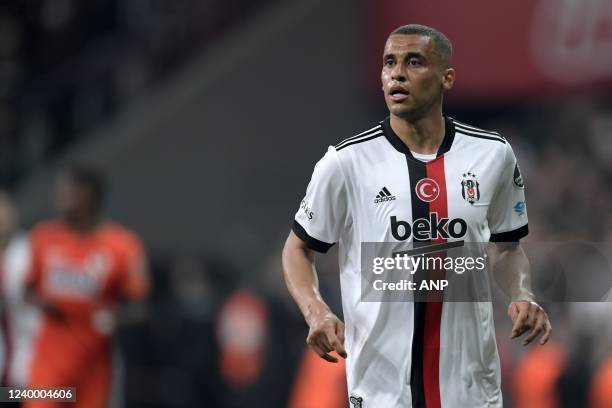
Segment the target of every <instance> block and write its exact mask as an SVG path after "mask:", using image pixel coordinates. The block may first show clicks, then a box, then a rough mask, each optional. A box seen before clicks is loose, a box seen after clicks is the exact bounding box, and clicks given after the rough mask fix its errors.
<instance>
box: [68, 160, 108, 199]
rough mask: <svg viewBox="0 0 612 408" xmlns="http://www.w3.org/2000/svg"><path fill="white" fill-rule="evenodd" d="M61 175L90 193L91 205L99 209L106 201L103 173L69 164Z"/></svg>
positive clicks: (88, 167)
mask: <svg viewBox="0 0 612 408" xmlns="http://www.w3.org/2000/svg"><path fill="white" fill-rule="evenodd" d="M62 170H63V171H62V172H63V173H64V174H66V175H67V176H68V177H70V178H71V179H73V180H74V181H75V182H76V183H77V184H79V185H81V186H83V187H85V188H86V189H88V190H89V191H90V193H91V196H92V197H91V198H92V199H93V201H94V202H93V204H94V205H95V206H96V207H97V208H100V207H101V206H102V204H104V200H105V199H106V188H107V186H106V177H105V175H104V173H103V172H102V171H101V170H100V169H97V168H95V167H93V166H89V165H86V164H83V163H70V164H68V165H66V166H65V167H64V168H63V169H62Z"/></svg>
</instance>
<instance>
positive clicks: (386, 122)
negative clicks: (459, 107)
mask: <svg viewBox="0 0 612 408" xmlns="http://www.w3.org/2000/svg"><path fill="white" fill-rule="evenodd" d="M380 124H381V125H382V127H383V132H384V133H385V137H386V138H387V140H388V141H389V143H391V145H392V146H393V147H394V148H395V150H397V151H398V152H400V153H404V154H405V155H407V156H408V157H410V158H412V159H414V156H413V155H412V152H411V151H410V149H408V146H406V145H405V144H404V142H402V139H400V138H399V136H398V135H396V134H395V132H394V131H393V129H392V128H391V121H390V118H389V116H387V117H386V118H385V119H383V120H382V122H380ZM444 124H445V132H444V139H443V140H442V144H441V145H440V147H439V148H438V153H437V154H436V157H440V156H442V155H443V154H444V153H446V152H448V151H449V150H450V148H451V146H452V145H453V140H455V125H454V124H453V118H451V117H450V116H446V115H444Z"/></svg>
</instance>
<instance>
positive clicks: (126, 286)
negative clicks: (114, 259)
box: [121, 235, 150, 299]
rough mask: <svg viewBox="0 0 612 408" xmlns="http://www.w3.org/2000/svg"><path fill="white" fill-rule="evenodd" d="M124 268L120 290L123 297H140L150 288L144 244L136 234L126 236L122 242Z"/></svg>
mask: <svg viewBox="0 0 612 408" xmlns="http://www.w3.org/2000/svg"><path fill="white" fill-rule="evenodd" d="M123 250H124V256H125V259H124V261H125V264H124V266H125V269H124V271H123V274H122V280H121V292H122V294H123V296H124V298H127V299H141V298H144V297H145V296H146V295H147V294H148V293H149V290H150V282H149V270H148V262H147V257H146V254H145V250H144V246H143V244H142V242H141V241H140V239H139V238H138V237H136V236H131V235H130V236H128V237H127V239H125V241H124V243H123Z"/></svg>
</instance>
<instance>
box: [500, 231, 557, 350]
mask: <svg viewBox="0 0 612 408" xmlns="http://www.w3.org/2000/svg"><path fill="white" fill-rule="evenodd" d="M493 247H494V250H495V251H496V255H495V258H496V259H497V261H496V262H495V264H494V267H493V271H494V273H495V277H496V279H497V281H498V282H499V283H500V284H501V286H502V288H504V289H506V290H507V292H508V294H509V295H510V299H511V301H510V305H509V306H508V316H509V317H510V320H512V332H511V338H513V339H514V338H517V337H520V336H522V335H523V334H525V333H527V335H526V336H525V338H524V339H523V345H524V346H526V345H528V344H529V343H531V342H532V341H533V340H534V339H536V338H537V337H538V336H539V335H540V334H541V335H542V336H541V338H540V344H541V345H544V344H546V342H548V340H549V339H550V336H551V333H552V325H551V324H550V320H549V318H548V314H547V313H546V311H545V310H544V308H542V307H541V306H540V305H538V304H537V303H536V302H535V296H534V295H533V292H532V289H531V274H530V266H529V260H528V259H527V256H526V255H525V251H524V250H523V248H522V247H521V245H520V243H519V242H505V243H496V244H494V245H493Z"/></svg>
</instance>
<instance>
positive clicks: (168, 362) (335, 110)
mask: <svg viewBox="0 0 612 408" xmlns="http://www.w3.org/2000/svg"><path fill="white" fill-rule="evenodd" d="M412 22H418V23H423V24H428V25H432V26H434V27H436V28H438V29H439V30H441V31H442V32H444V33H445V34H447V35H448V37H449V38H450V39H451V41H453V44H454V47H455V57H454V66H455V67H456V69H457V78H458V79H457V86H456V88H455V89H454V90H453V91H452V92H450V94H449V95H448V98H447V103H446V113H447V114H449V115H451V116H453V117H456V118H458V119H460V120H462V121H464V122H468V123H471V124H473V125H477V126H480V127H483V128H485V129H494V130H498V131H500V132H501V133H502V134H503V135H504V136H505V137H506V138H507V139H509V140H510V142H511V143H512V145H513V148H514V150H515V152H516V155H517V157H518V159H519V162H520V164H521V169H522V170H523V175H524V178H525V180H526V194H527V202H528V210H529V218H530V231H531V233H530V235H529V237H528V240H527V241H528V242H529V241H533V242H538V241H588V242H603V243H607V244H610V243H612V216H611V214H612V185H611V184H612V181H611V180H612V178H611V176H612V96H611V91H612V3H611V2H607V1H598V0H583V1H581V2H577V1H570V0H537V1H532V0H517V1H514V2H511V3H508V4H505V5H504V7H499V4H497V3H496V2H488V1H486V0H474V1H471V2H468V3H466V2H452V1H448V0H428V1H426V0H414V1H411V2H401V1H393V0H376V1H375V0H370V1H368V0H359V1H355V0H334V1H321V0H301V1H297V0H295V1H293V0H289V1H276V0H200V1H196V0H179V1H163V0H88V1H77V0H22V1H4V2H2V3H0V182H2V184H3V185H4V186H6V187H7V188H9V189H10V191H11V192H12V193H13V194H14V196H15V199H16V200H17V202H18V206H19V209H20V212H21V219H22V224H23V225H24V227H29V226H30V225H32V224H33V223H34V222H36V221H39V220H41V219H43V218H46V217H49V216H51V215H52V214H53V209H52V206H51V199H50V194H51V193H50V192H51V188H52V184H53V183H52V181H53V176H54V174H55V171H56V170H57V169H58V168H59V167H61V165H62V164H63V163H65V162H66V161H68V160H72V159H78V160H80V161H84V162H86V163H91V164H93V165H96V166H98V167H101V168H102V169H104V170H105V172H106V173H107V175H108V177H109V182H110V186H111V192H110V197H109V201H108V206H107V213H108V215H109V216H110V217H112V218H113V219H116V220H118V221H120V222H122V223H123V224H125V225H126V226H128V227H129V228H131V229H133V230H135V231H137V232H138V233H139V234H140V235H141V236H142V237H143V239H144V241H145V243H146V245H147V249H148V253H149V256H150V258H151V265H152V274H153V280H154V292H153V295H152V297H151V298H150V299H149V301H148V304H147V308H146V311H145V318H144V320H143V321H142V322H141V323H139V324H136V325H131V326H128V327H125V328H123V329H121V330H120V332H119V333H118V343H119V345H120V350H121V353H120V354H121V357H120V360H121V364H120V366H121V370H120V373H121V376H120V378H121V379H122V381H121V382H122V383H123V386H121V387H119V390H120V391H117V394H116V395H117V398H116V399H117V401H118V402H117V404H118V405H117V406H122V405H123V406H127V407H171V406H172V407H192V406H207V407H217V406H219V407H238V406H244V407H246V406H249V407H251V406H256V407H283V406H287V405H288V404H289V402H288V401H289V400H290V399H291V400H292V402H291V404H293V405H291V406H293V407H307V406H309V405H307V404H306V403H301V402H296V401H297V400H298V399H299V397H295V396H294V397H292V395H296V393H297V391H296V387H297V386H296V384H298V383H299V382H300V378H301V377H300V376H301V375H303V370H301V369H300V368H303V367H304V365H303V363H302V362H303V361H305V360H302V358H303V354H304V350H305V337H306V333H307V329H306V326H305V324H304V323H303V320H302V317H301V315H300V314H299V312H298V310H297V308H296V307H295V306H294V305H293V303H292V301H291V300H290V298H289V297H288V294H287V293H286V289H285V288H284V283H283V281H282V275H281V269H280V250H281V247H282V243H283V240H284V238H285V237H286V235H287V233H288V231H289V226H290V224H291V221H292V217H293V214H294V213H295V211H296V209H297V207H298V204H299V202H300V200H301V196H302V194H303V193H304V191H305V188H306V185H307V183H308V180H309V177H310V174H311V172H312V168H313V166H314V163H315V162H316V161H317V160H318V159H319V158H320V157H321V156H322V155H323V154H324V152H325V151H326V148H327V146H328V145H330V144H335V143H337V142H338V141H339V140H341V139H344V138H346V137H349V136H351V135H353V134H356V133H358V132H359V131H361V130H363V129H367V128H369V127H371V124H372V123H373V122H375V121H378V120H381V119H382V118H384V117H385V116H386V108H385V105H384V101H383V98H382V95H381V92H380V84H379V69H380V68H379V67H380V59H381V52H382V47H383V44H384V41H385V39H386V36H387V34H388V33H389V32H390V31H391V30H392V29H393V28H395V27H396V26H399V25H402V24H406V23H412ZM319 264H320V266H319V272H320V274H321V281H322V282H321V284H322V287H323V292H324V295H325V296H326V299H328V301H329V303H330V304H331V305H332V306H333V307H334V309H335V310H336V311H337V312H338V313H341V310H340V309H341V308H340V302H339V291H338V285H339V278H338V273H337V262H336V259H335V256H334V254H331V255H329V256H327V257H319ZM576 272H577V275H576V276H577V277H578V273H580V271H576ZM607 272H608V273H610V271H609V270H608V271H607ZM610 305H611V304H610V303H599V304H597V303H581V304H578V303H576V304H568V303H561V302H557V303H554V304H550V305H548V309H549V311H550V314H551V317H552V319H553V324H554V326H555V335H554V338H553V341H552V342H551V344H550V345H548V346H546V347H541V348H540V347H536V346H533V347H530V348H529V349H528V350H527V351H526V350H525V349H522V347H521V346H520V344H519V343H517V342H510V341H509V333H510V326H509V324H508V323H509V319H508V318H507V317H506V316H505V305H503V304H500V305H498V306H499V307H496V310H497V312H498V316H497V319H496V323H497V332H498V342H499V348H500V354H501V358H502V366H503V386H504V391H505V394H504V399H505V401H506V406H509V407H510V406H517V407H518V406H521V407H529V406H533V407H549V406H550V407H557V406H559V407H561V406H569V407H586V406H597V407H600V406H601V407H603V406H610V405H601V404H600V405H597V404H598V403H599V402H594V401H604V400H603V399H596V397H595V396H594V395H596V394H597V392H599V391H596V390H599V389H612V382H611V377H612V376H611V374H610V371H611V370H612V368H611V363H610V362H611V361H612V360H610V358H611V357H610V356H611V355H612V318H611V316H612V313H610V312H611V311H612V310H611V307H610ZM606 381H607V382H606ZM602 384H603V385H602ZM597 387H600V388H597ZM601 387H603V388H601ZM334 388H335V389H338V388H340V392H341V393H343V392H344V390H342V389H341V386H339V387H334ZM321 392H323V391H321ZM597 395H599V394H597ZM292 398H293V399H292ZM597 398H599V397H597ZM601 398H606V396H603V397H601ZM607 398H609V395H608V396H607ZM534 401H535V402H534ZM607 401H608V402H609V401H610V399H608V400H607ZM589 404H590V405H589Z"/></svg>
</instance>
